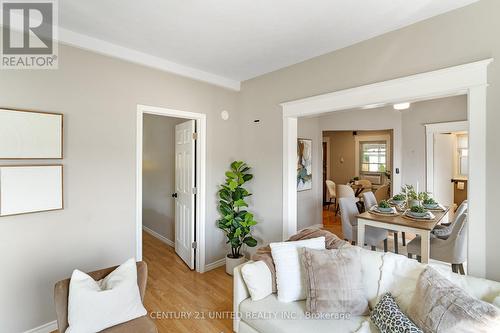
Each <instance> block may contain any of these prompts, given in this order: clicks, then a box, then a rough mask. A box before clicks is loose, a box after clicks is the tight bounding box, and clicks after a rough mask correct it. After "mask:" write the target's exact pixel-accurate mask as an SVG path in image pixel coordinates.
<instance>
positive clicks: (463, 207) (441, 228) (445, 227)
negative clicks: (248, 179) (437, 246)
mask: <svg viewBox="0 0 500 333" xmlns="http://www.w3.org/2000/svg"><path fill="white" fill-rule="evenodd" d="M468 208H469V205H468V203H467V200H464V201H463V202H462V203H461V204H460V206H458V209H457V210H456V212H455V217H454V218H453V220H452V221H451V222H450V223H442V224H438V225H436V226H435V227H434V229H433V230H432V231H431V232H432V234H433V235H434V236H436V237H438V238H442V239H446V238H448V236H450V235H451V232H452V231H453V225H454V224H455V222H456V221H457V220H458V218H460V215H462V214H466V213H467V211H468Z"/></svg>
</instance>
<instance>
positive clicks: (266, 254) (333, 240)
mask: <svg viewBox="0 0 500 333" xmlns="http://www.w3.org/2000/svg"><path fill="white" fill-rule="evenodd" d="M317 237H325V248H327V249H338V248H340V247H341V246H344V245H345V244H349V243H348V242H346V241H344V240H342V239H340V238H338V237H337V235H335V234H333V233H331V232H330V231H327V230H322V229H318V228H313V227H311V228H306V229H302V230H301V231H299V233H298V234H296V235H293V236H292V237H290V238H289V239H288V241H289V242H294V241H298V240H304V239H311V238H317ZM252 260H253V261H259V260H262V261H263V262H265V263H266V265H267V267H268V268H269V270H270V271H271V277H272V283H273V286H272V288H273V293H275V292H277V291H278V289H277V287H276V267H275V266H274V261H273V256H272V255H271V247H270V246H269V245H267V246H263V247H260V248H258V249H257V251H256V252H255V253H254V254H253V255H252Z"/></svg>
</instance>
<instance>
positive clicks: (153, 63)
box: [58, 27, 241, 91]
mask: <svg viewBox="0 0 500 333" xmlns="http://www.w3.org/2000/svg"><path fill="white" fill-rule="evenodd" d="M58 41H59V42H60V43H62V44H66V45H70V46H74V47H77V48H81V49H84V50H89V51H92V52H95V53H99V54H103V55H107V56H111V57H114V58H118V59H123V60H126V61H130V62H133V63H136V64H140V65H144V66H147V67H151V68H155V69H159V70H161V71H165V72H169V73H173V74H177V75H180V76H184V77H188V78H190V79H194V80H197V81H202V82H206V83H210V84H213V85H216V86H219V87H223V88H227V89H230V90H234V91H239V90H240V87H241V82H240V81H236V80H232V79H228V78H226V77H223V76H219V75H216V74H212V73H209V72H205V71H202V70H199V69H196V68H193V67H189V66H185V65H181V64H178V63H175V62H172V61H169V60H166V59H164V58H160V57H157V56H153V55H150V54H147V53H144V52H141V51H137V50H133V49H130V48H127V47H123V46H120V45H117V44H113V43H110V42H107V41H104V40H102V39H98V38H94V37H90V36H87V35H84V34H81V33H78V32H74V31H71V30H68V29H65V28H61V27H59V34H58Z"/></svg>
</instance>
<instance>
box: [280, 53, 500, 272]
mask: <svg viewBox="0 0 500 333" xmlns="http://www.w3.org/2000/svg"><path fill="white" fill-rule="evenodd" d="M492 60H493V59H486V60H482V61H478V62H474V63H469V64H464V65H458V66H454V67H449V68H445V69H440V70H435V71H431V72H426V73H420V74H415V75H411V76H406V77H401V78H398V79H393V80H388V81H383V82H378V83H374V84H368V85H364V86H359V87H356V88H351V89H345V90H340V91H335V92H331V93H327V94H323V95H319V96H313V97H307V98H303V99H299V100H295V101H289V102H284V103H281V107H282V108H283V163H282V166H283V217H282V220H283V239H287V238H288V237H290V236H291V235H293V234H295V233H296V232H297V192H296V186H295V181H296V170H295V164H294V161H295V160H296V145H297V119H298V117H305V116H312V115H318V114H323V113H327V112H334V111H340V110H346V109H355V108H360V107H367V106H370V105H375V104H379V103H385V104H387V103H391V104H395V103H401V102H404V101H406V102H407V101H415V100H419V99H426V98H438V97H446V96H452V95H457V94H466V95H467V103H468V105H467V109H468V122H469V144H470V150H469V159H468V163H469V165H468V169H469V179H470V181H471V183H470V184H469V186H468V195H469V197H470V200H469V209H468V211H469V220H470V221H471V222H470V225H469V228H468V260H467V262H468V263H470V264H469V267H468V268H469V273H470V274H472V275H475V276H478V277H485V276H486V255H487V253H486V245H485V242H484V240H485V239H486V204H485V203H486V148H485V146H486V92H487V85H488V80H487V76H488V75H487V74H488V73H487V68H488V65H489V64H490V63H491V62H492ZM395 134H396V133H395ZM394 139H395V141H397V140H396V135H395V138H394ZM393 176H394V177H393V181H394V183H395V185H394V187H398V186H396V181H400V179H398V178H397V177H396V176H397V175H396V174H394V175H393Z"/></svg>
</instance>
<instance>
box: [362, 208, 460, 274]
mask: <svg viewBox="0 0 500 333" xmlns="http://www.w3.org/2000/svg"><path fill="white" fill-rule="evenodd" d="M449 211H450V208H449V207H444V209H442V210H436V211H434V210H433V211H432V214H433V215H434V218H433V219H429V220H426V219H414V218H409V217H407V216H405V215H404V211H402V212H401V211H398V212H397V213H396V214H395V215H383V214H379V213H375V212H370V211H366V212H364V213H361V214H359V215H358V216H357V221H358V244H360V246H363V245H364V244H365V230H366V226H371V227H375V228H382V229H387V230H394V231H398V232H406V233H413V234H416V235H420V241H421V244H420V248H421V253H420V256H421V258H422V259H421V261H422V263H425V264H426V263H428V262H429V258H430V239H431V231H432V230H433V229H434V227H435V226H436V225H437V224H440V223H447V222H448V220H449Z"/></svg>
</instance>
